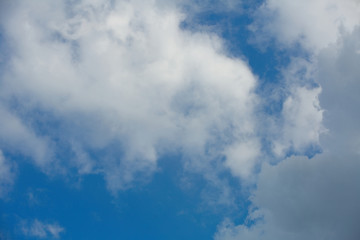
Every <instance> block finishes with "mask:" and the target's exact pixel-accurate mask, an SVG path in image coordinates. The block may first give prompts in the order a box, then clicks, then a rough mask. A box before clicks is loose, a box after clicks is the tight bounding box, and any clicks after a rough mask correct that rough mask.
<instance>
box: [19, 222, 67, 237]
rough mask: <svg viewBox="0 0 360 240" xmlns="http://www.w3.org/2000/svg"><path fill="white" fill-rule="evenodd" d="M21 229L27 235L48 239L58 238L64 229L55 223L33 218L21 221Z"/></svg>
mask: <svg viewBox="0 0 360 240" xmlns="http://www.w3.org/2000/svg"><path fill="white" fill-rule="evenodd" d="M21 231H22V233H23V234H24V235H25V236H27V237H35V238H46V239H49V238H59V237H60V234H61V233H62V232H64V231H65V229H64V228H63V227H61V226H60V225H59V224H57V223H52V224H50V223H45V222H42V221H39V220H38V219H34V220H33V221H24V222H22V224H21Z"/></svg>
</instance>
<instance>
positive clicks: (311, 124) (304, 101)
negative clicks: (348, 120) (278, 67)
mask: <svg viewBox="0 0 360 240" xmlns="http://www.w3.org/2000/svg"><path fill="white" fill-rule="evenodd" d="M320 92H321V88H320V87H318V88H312V89H307V88H306V87H295V88H294V90H293V91H291V94H290V96H289V97H288V98H287V99H286V100H285V102H284V104H283V110H282V115H283V118H284V119H283V121H284V122H283V124H282V126H281V127H280V129H281V130H280V131H281V133H280V136H281V139H280V140H279V141H274V149H273V150H274V152H275V153H276V154H277V155H278V156H283V155H284V153H285V151H287V150H288V149H289V148H292V151H295V152H298V153H304V152H306V148H307V147H309V145H312V144H313V145H319V139H320V134H321V133H323V132H325V129H324V127H323V126H322V120H323V110H322V109H321V107H320V104H319V99H318V96H319V94H320Z"/></svg>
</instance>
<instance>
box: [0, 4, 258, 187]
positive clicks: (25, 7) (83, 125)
mask: <svg viewBox="0 0 360 240" xmlns="http://www.w3.org/2000/svg"><path fill="white" fill-rule="evenodd" d="M7 9H8V11H7V12H6V13H4V15H3V16H2V28H3V29H4V36H5V39H6V43H7V44H8V47H9V48H10V50H11V54H10V56H9V58H8V61H7V62H6V68H5V69H4V74H3V77H2V79H1V82H0V84H1V91H0V96H1V101H2V105H3V106H4V109H11V115H10V114H8V116H9V117H8V118H6V119H4V120H3V121H4V123H5V125H9V126H11V127H12V128H13V129H16V130H17V131H18V133H19V134H17V135H15V137H14V140H13V144H12V145H19V142H23V146H24V147H23V148H24V150H23V151H22V152H24V153H25V154H28V155H29V156H31V157H32V158H33V159H34V161H35V162H36V163H38V164H39V163H41V164H42V165H44V162H46V163H48V165H53V163H56V164H58V165H60V166H61V167H62V168H63V167H65V168H74V169H76V170H77V171H78V172H79V173H80V174H81V173H90V172H102V173H103V174H104V175H105V178H106V179H107V182H108V187H109V188H110V189H111V190H113V191H116V190H118V189H122V188H126V187H128V186H129V185H131V183H132V182H133V181H136V179H135V177H134V176H135V175H137V176H141V175H143V176H147V175H149V174H151V173H152V172H153V171H154V170H155V169H156V163H157V159H158V158H159V157H161V156H162V154H164V153H169V152H179V151H180V152H181V154H182V155H184V156H186V159H190V161H198V162H197V163H196V164H192V166H197V167H198V168H199V169H203V168H204V167H203V166H202V165H206V164H208V163H209V162H211V161H220V160H221V159H222V158H223V157H227V155H229V156H228V157H229V160H228V163H229V164H228V166H229V167H232V166H233V165H237V166H236V169H238V170H236V174H237V175H240V176H242V177H246V176H247V175H249V174H250V173H251V171H252V169H253V166H254V164H255V163H256V157H257V156H258V154H257V152H258V151H259V143H258V140H257V137H256V132H255V125H256V121H255V119H254V113H253V110H254V107H255V106H256V96H255V94H254V93H253V90H254V87H255V85H256V78H255V77H254V76H253V74H252V73H251V71H250V69H249V68H248V66H247V65H246V64H245V63H244V62H243V61H241V60H238V59H232V58H229V57H227V56H226V55H225V53H224V52H225V51H224V49H223V47H222V42H221V40H220V39H219V38H218V37H217V36H215V35H211V34H207V33H196V32H195V33H194V32H190V31H186V30H184V29H182V28H181V27H180V25H181V22H182V20H183V19H184V14H183V13H181V12H179V11H178V10H177V8H174V7H173V6H172V5H166V4H165V5H164V6H163V5H162V4H161V1H150V2H147V3H144V2H140V1H136V0H133V1H117V2H113V1H90V0H89V1H81V2H76V3H72V2H64V1H51V2H49V1H38V2H37V4H36V5H35V4H32V3H30V2H23V1H17V2H16V3H8V5H7ZM14 106H15V107H14ZM11 118H14V119H17V120H16V121H14V122H13V121H12V120H11ZM24 123H26V124H24ZM7 131H10V132H11V130H9V129H7ZM6 134H7V132H6V131H5V133H4V131H3V132H2V133H1V135H2V138H6V136H7V135H6ZM44 139H46V141H45V140H44ZM27 146H29V147H27ZM30 146H31V147H30ZM244 146H246V148H247V151H246V152H243V151H242V150H237V148H238V147H240V149H244ZM12 148H13V146H9V147H8V148H7V150H9V149H12ZM229 149H230V150H229ZM234 152H236V153H237V154H236V155H237V156H234V154H232V153H234ZM242 155H243V156H242ZM59 159H61V161H59ZM244 159H245V160H244ZM243 162H244V163H245V164H244V168H245V169H246V170H239V169H241V168H242V163H243ZM41 164H39V165H41ZM45 165H46V164H45ZM138 173H140V174H138Z"/></svg>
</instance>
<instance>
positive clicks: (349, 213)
mask: <svg viewBox="0 0 360 240" xmlns="http://www.w3.org/2000/svg"><path fill="white" fill-rule="evenodd" d="M320 2H321V1H317V3H320ZM327 2H328V3H332V2H333V1H327ZM353 3H355V2H353ZM297 4H300V2H299V3H297ZM301 4H302V2H301ZM346 4H349V2H345V3H344V6H346ZM344 6H343V7H344ZM311 7H312V4H309V5H308V8H311ZM340 9H341V8H340ZM290 10H291V9H290ZM290 10H289V11H290ZM354 10H356V9H354ZM311 11H314V10H313V9H311ZM290 12H291V11H290ZM346 13H347V12H346V11H343V12H342V13H341V14H344V15H345V14H346ZM349 16H351V14H350V15H349ZM289 17H290V16H289ZM319 17H321V16H319ZM290 18H292V16H291V17H290ZM289 21H291V19H290V20H289ZM319 21H320V22H321V21H322V20H321V19H320V20H319ZM353 24H354V26H355V25H358V26H359V24H360V20H357V22H353ZM358 26H357V27H354V28H353V29H352V30H350V29H347V30H348V32H342V33H341V34H340V33H339V35H338V36H337V38H338V39H337V41H333V39H332V40H331V39H330V41H329V42H328V43H327V46H326V44H325V45H323V46H322V48H321V49H318V51H317V52H316V53H315V54H311V53H310V54H311V55H312V57H311V61H308V64H310V66H308V67H309V68H310V69H312V70H313V69H316V71H312V70H311V71H309V72H308V74H309V75H307V77H304V78H303V80H304V82H305V83H308V78H312V79H314V80H315V81H316V82H317V83H318V84H320V86H321V89H322V93H321V94H319V93H320V92H319V90H320V89H317V88H314V89H312V90H308V89H306V88H295V89H297V90H296V91H295V92H292V95H290V97H289V99H291V101H289V100H287V101H285V104H284V111H285V112H287V114H285V116H288V117H287V118H285V120H286V121H285V125H284V126H285V129H288V130H289V128H288V127H286V126H293V128H290V129H292V130H291V131H288V132H290V133H291V134H288V135H287V134H285V136H286V135H287V136H288V138H287V140H286V141H285V142H289V141H293V142H294V141H295V142H296V141H297V142H298V143H302V142H307V141H309V140H310V141H311V139H312V138H311V137H310V136H314V137H315V138H313V139H314V140H317V139H318V138H319V135H318V134H315V135H313V134H310V135H309V133H317V132H319V131H318V128H317V127H318V126H319V123H321V117H322V116H323V120H322V122H323V123H322V124H321V125H324V126H325V127H326V128H327V129H328V134H324V135H323V136H321V137H320V143H321V146H322V148H323V152H322V153H319V154H317V155H316V156H315V157H313V158H312V159H308V158H307V157H301V156H298V157H290V158H288V159H285V160H283V161H281V162H280V163H278V164H276V165H273V166H270V165H268V164H264V165H263V167H262V170H261V172H260V174H259V179H258V183H257V189H256V190H254V192H253V195H252V196H251V197H250V200H251V202H252V205H251V207H250V208H249V212H250V214H249V216H248V219H247V220H246V221H245V222H244V224H242V225H235V224H233V223H232V222H231V220H227V221H224V223H223V224H222V225H220V226H219V229H218V232H217V234H216V236H215V239H218V240H220V239H221V240H231V239H246V240H249V239H262V240H273V239H293V240H297V239H299V240H300V239H310V240H312V239H314V240H315V239H329V240H331V239H334V240H335V239H349V240H353V239H354V240H355V239H359V238H360V231H359V227H358V223H359V221H360V218H359V216H360V207H359V204H358V203H359V202H360V188H359V186H358V183H359V181H360V178H359V177H360V174H359V173H360V161H359V160H360V152H359V147H360V137H359V136H360V134H359V133H360V127H359V126H360V125H359V124H358V119H359V117H360V111H359V108H358V106H359V104H360V102H359V101H360V97H359V91H360V84H359V79H360V71H359V67H358V63H359V62H360V56H359V55H358V54H357V53H356V51H357V49H358V48H359V45H358V39H359V36H360V29H359V27H358ZM309 27H310V26H309ZM323 27H324V28H329V26H328V25H327V24H325V25H324V26H323ZM316 29H317V26H316V23H315V26H314V30H316ZM282 31H283V30H282ZM284 31H285V30H284ZM324 31H327V29H325V30H324ZM328 31H332V30H331V29H328ZM284 34H286V33H284ZM311 34H312V31H310V32H309V33H306V36H305V39H311V38H312V37H315V36H310V35H311ZM318 40H319V42H321V41H322V39H318ZM293 63H294V64H298V66H300V65H301V64H299V62H297V63H296V62H293ZM309 68H308V69H309ZM288 73H289V75H288V76H291V75H292V77H290V78H291V79H290V82H291V80H294V81H293V85H294V86H295V87H297V86H299V84H304V83H301V79H299V78H298V76H299V75H298V74H296V71H293V72H291V71H288ZM299 80H300V81H299ZM305 85H306V84H305ZM299 90H301V91H300V92H298V91H299ZM318 95H319V99H320V103H321V106H322V107H323V108H324V109H325V111H324V112H322V110H321V109H320V108H319V106H318V105H319V100H318V99H317V98H318ZM295 99H297V100H295ZM307 120H311V121H310V122H313V123H314V124H313V125H311V124H310V125H309V124H307V123H306V121H307ZM285 131H286V130H285ZM291 139H292V140H291ZM306 139H307V140H306ZM303 140H306V141H303ZM300 145H301V144H300Z"/></svg>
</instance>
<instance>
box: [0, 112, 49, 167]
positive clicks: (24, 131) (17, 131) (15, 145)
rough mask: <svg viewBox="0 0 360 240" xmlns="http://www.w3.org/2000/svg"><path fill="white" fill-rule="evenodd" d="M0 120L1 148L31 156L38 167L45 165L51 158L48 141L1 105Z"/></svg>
mask: <svg viewBox="0 0 360 240" xmlns="http://www.w3.org/2000/svg"><path fill="white" fill-rule="evenodd" d="M0 122H1V124H0V144H1V146H2V148H3V149H6V150H8V151H10V152H20V153H22V154H24V155H26V156H29V157H32V158H33V159H34V161H35V162H36V164H37V165H38V166H40V167H45V165H47V163H48V162H49V161H51V160H52V158H51V156H50V147H51V146H50V145H49V143H48V142H47V141H46V140H45V139H43V138H41V137H39V136H37V135H36V134H35V133H34V131H33V130H32V129H31V128H30V127H29V126H26V125H25V124H24V122H23V121H22V120H21V119H20V118H19V117H17V116H16V115H14V114H13V113H11V112H10V111H9V110H7V109H6V108H5V107H3V106H2V105H0Z"/></svg>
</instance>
